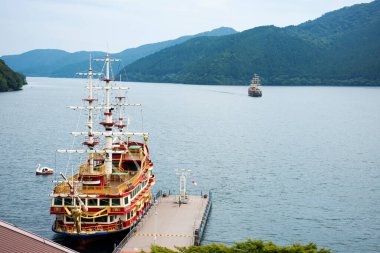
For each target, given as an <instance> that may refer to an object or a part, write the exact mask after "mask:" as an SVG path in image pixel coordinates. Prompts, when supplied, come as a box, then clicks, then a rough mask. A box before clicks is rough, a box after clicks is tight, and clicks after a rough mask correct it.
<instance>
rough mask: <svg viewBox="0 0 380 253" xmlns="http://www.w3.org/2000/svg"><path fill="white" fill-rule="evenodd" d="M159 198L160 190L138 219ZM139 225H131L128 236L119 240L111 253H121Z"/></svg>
mask: <svg viewBox="0 0 380 253" xmlns="http://www.w3.org/2000/svg"><path fill="white" fill-rule="evenodd" d="M160 196H162V191H161V190H160V191H158V192H157V193H156V195H155V197H154V201H153V202H150V204H149V206H148V208H147V209H145V211H144V213H143V215H142V216H141V218H140V219H141V220H142V219H143V218H144V216H145V215H146V214H147V213H148V211H149V210H150V208H151V207H152V206H153V205H154V202H155V201H156V199H158V198H159V197H160ZM139 225H141V224H139V223H137V224H135V225H133V228H132V229H131V230H130V231H129V232H128V234H127V235H126V236H125V237H124V238H123V240H121V242H120V243H119V244H118V245H117V247H116V248H115V249H114V251H112V253H121V252H122V250H123V247H124V245H125V244H127V242H128V241H129V239H131V237H132V236H133V235H134V234H135V233H136V232H137V230H138V228H139Z"/></svg>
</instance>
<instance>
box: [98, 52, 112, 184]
mask: <svg viewBox="0 0 380 253" xmlns="http://www.w3.org/2000/svg"><path fill="white" fill-rule="evenodd" d="M105 62H106V78H105V79H104V81H105V82H106V87H105V89H106V106H105V109H106V111H105V112H104V115H105V116H106V121H105V122H101V123H100V124H102V125H103V126H104V129H105V132H106V137H105V139H106V143H105V144H106V145H105V147H104V149H105V151H106V154H105V155H106V158H105V161H104V162H105V166H106V174H107V177H109V175H111V173H112V139H113V138H112V127H113V125H114V123H113V122H112V110H113V108H111V101H110V99H111V97H110V89H111V84H110V81H111V79H110V57H109V54H108V53H107V55H106V59H105Z"/></svg>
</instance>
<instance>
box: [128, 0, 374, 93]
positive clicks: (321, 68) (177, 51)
mask: <svg viewBox="0 0 380 253" xmlns="http://www.w3.org/2000/svg"><path fill="white" fill-rule="evenodd" d="M379 27H380V0H376V1H374V2H371V3H369V4H359V5H354V6H352V7H347V8H343V9H341V10H337V11H334V12H330V13H327V14H325V15H323V16H322V17H320V18H318V19H316V20H314V21H308V22H306V23H303V24H301V25H298V26H289V27H285V28H277V27H274V26H264V27H258V28H254V29H251V30H247V31H244V32H241V33H237V34H232V35H229V36H223V37H200V38H195V39H192V40H189V41H187V42H185V43H182V44H179V45H176V46H173V47H170V48H166V49H164V50H161V51H159V52H157V53H155V54H152V55H150V56H147V57H145V58H142V59H140V60H138V61H136V62H134V63H132V64H130V65H129V66H127V67H126V68H125V70H124V71H123V72H122V73H126V76H125V77H124V78H125V80H130V81H144V82H175V83H191V84H224V85H244V84H248V83H249V80H250V79H251V78H252V75H253V73H258V74H259V75H260V76H261V77H262V82H263V84H264V85H370V86H379V85H380V29H379Z"/></svg>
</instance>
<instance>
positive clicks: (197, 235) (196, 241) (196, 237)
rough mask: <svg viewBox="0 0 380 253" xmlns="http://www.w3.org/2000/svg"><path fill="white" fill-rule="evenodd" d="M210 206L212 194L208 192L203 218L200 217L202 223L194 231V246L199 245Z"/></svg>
mask: <svg viewBox="0 0 380 253" xmlns="http://www.w3.org/2000/svg"><path fill="white" fill-rule="evenodd" d="M211 206H212V192H211V191H209V194H208V201H207V205H206V209H205V212H204V213H203V216H202V221H201V223H200V225H199V227H198V228H196V229H195V230H194V245H196V246H199V245H201V241H202V237H203V233H204V231H205V227H206V223H207V219H208V216H209V213H210V210H211Z"/></svg>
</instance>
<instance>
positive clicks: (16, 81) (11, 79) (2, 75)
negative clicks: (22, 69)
mask: <svg viewBox="0 0 380 253" xmlns="http://www.w3.org/2000/svg"><path fill="white" fill-rule="evenodd" d="M25 84H26V80H25V76H23V75H22V74H19V73H16V72H14V71H13V70H12V69H10V68H9V67H8V66H7V65H6V64H5V63H4V61H3V60H0V92H3V91H11V90H21V89H22V86H23V85H25Z"/></svg>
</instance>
